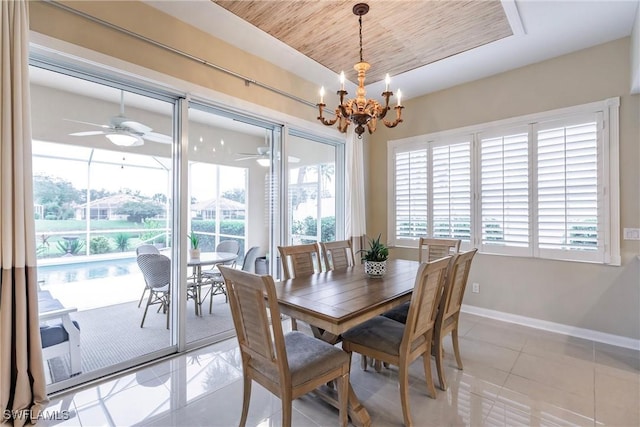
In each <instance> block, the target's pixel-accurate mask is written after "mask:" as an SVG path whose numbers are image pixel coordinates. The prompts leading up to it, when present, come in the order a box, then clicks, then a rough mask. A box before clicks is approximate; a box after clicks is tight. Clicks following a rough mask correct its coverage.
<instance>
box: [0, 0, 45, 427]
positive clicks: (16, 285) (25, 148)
mask: <svg viewBox="0 0 640 427" xmlns="http://www.w3.org/2000/svg"><path fill="white" fill-rule="evenodd" d="M0 7H1V8H2V9H1V10H2V12H1V13H2V15H1V17H0V18H1V20H0V257H1V262H2V277H1V278H0V280H1V281H0V410H1V411H2V412H0V416H1V418H0V419H1V420H2V422H3V423H5V424H9V425H14V426H22V425H24V424H26V423H28V422H31V423H34V422H35V421H36V420H37V417H38V415H39V414H40V412H41V411H42V409H43V406H44V405H46V403H47V395H46V384H45V377H44V368H43V365H42V349H41V343H40V328H39V322H38V296H37V280H36V254H35V226H34V221H33V188H32V175H31V121H30V112H29V74H28V71H29V68H28V57H29V13H28V1H25V0H1V1H0Z"/></svg>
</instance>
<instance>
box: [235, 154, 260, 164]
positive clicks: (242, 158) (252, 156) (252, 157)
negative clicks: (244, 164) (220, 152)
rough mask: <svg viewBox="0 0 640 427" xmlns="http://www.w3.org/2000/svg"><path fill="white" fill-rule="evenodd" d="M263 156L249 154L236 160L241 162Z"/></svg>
mask: <svg viewBox="0 0 640 427" xmlns="http://www.w3.org/2000/svg"><path fill="white" fill-rule="evenodd" d="M260 157H261V156H256V155H255V154H252V155H249V156H247V157H240V158H238V159H236V162H239V161H241V160H253V159H259V158H260Z"/></svg>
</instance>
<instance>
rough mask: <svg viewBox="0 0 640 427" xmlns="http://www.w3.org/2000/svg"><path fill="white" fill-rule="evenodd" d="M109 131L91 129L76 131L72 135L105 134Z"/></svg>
mask: <svg viewBox="0 0 640 427" xmlns="http://www.w3.org/2000/svg"><path fill="white" fill-rule="evenodd" d="M106 133H107V132H104V131H101V130H90V131H87V132H74V133H70V134H69V135H71V136H91V135H105V134H106Z"/></svg>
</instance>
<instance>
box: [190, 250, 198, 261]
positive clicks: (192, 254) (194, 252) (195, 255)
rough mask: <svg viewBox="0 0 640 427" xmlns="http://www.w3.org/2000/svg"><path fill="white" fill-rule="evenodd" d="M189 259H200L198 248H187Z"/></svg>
mask: <svg viewBox="0 0 640 427" xmlns="http://www.w3.org/2000/svg"><path fill="white" fill-rule="evenodd" d="M189 259H200V249H189Z"/></svg>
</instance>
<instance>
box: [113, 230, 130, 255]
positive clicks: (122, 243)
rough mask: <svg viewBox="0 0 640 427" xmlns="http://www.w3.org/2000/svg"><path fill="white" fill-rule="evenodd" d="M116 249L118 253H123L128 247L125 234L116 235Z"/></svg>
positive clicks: (127, 237) (127, 238) (127, 239)
mask: <svg viewBox="0 0 640 427" xmlns="http://www.w3.org/2000/svg"><path fill="white" fill-rule="evenodd" d="M115 239H116V248H118V249H120V252H124V251H126V250H127V248H128V247H129V235H128V234H126V233H120V234H117V235H116V237H115Z"/></svg>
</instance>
